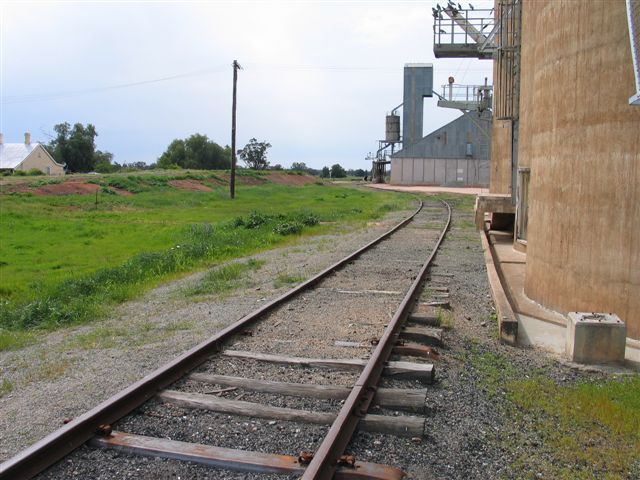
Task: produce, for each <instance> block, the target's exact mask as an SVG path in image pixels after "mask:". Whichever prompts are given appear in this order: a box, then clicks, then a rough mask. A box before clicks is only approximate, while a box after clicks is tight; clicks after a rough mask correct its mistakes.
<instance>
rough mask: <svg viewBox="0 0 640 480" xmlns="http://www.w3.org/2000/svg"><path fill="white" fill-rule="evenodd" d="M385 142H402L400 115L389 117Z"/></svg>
mask: <svg viewBox="0 0 640 480" xmlns="http://www.w3.org/2000/svg"><path fill="white" fill-rule="evenodd" d="M385 132H386V135H385V140H386V141H387V142H389V143H397V142H399V141H400V115H387V122H386V129H385Z"/></svg>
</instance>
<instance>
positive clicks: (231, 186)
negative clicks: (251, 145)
mask: <svg viewBox="0 0 640 480" xmlns="http://www.w3.org/2000/svg"><path fill="white" fill-rule="evenodd" d="M241 69H242V67H241V66H240V64H239V63H238V61H237V60H234V61H233V103H232V106H231V177H230V178H229V193H230V194H231V198H235V197H236V91H237V84H238V70H241Z"/></svg>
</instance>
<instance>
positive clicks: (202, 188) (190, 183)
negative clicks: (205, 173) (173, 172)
mask: <svg viewBox="0 0 640 480" xmlns="http://www.w3.org/2000/svg"><path fill="white" fill-rule="evenodd" d="M169 185H171V186H172V187H175V188H181V189H183V190H196V191H199V192H210V191H211V190H212V188H211V187H207V186H206V185H203V184H202V183H200V182H199V181H197V180H171V181H170V182H169Z"/></svg>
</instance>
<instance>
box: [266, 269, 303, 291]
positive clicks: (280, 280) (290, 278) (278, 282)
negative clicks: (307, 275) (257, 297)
mask: <svg viewBox="0 0 640 480" xmlns="http://www.w3.org/2000/svg"><path fill="white" fill-rule="evenodd" d="M302 281H304V277H303V276H301V275H290V274H287V273H281V274H279V275H278V276H277V277H276V279H275V280H274V282H273V287H274V288H280V287H284V286H285V285H293V284H294V283H300V282H302Z"/></svg>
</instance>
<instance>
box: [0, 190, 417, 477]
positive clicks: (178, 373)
mask: <svg viewBox="0 0 640 480" xmlns="http://www.w3.org/2000/svg"><path fill="white" fill-rule="evenodd" d="M422 205H423V203H422V201H420V204H419V206H418V208H417V209H416V210H415V211H414V212H413V213H412V214H411V215H410V216H408V217H407V218H405V219H404V220H403V221H402V222H400V223H398V224H397V225H396V226H395V227H393V228H392V229H390V230H388V231H387V232H385V233H383V234H382V235H380V236H379V237H377V238H376V239H374V240H372V241H371V242H369V243H368V244H366V245H365V246H363V247H361V248H360V249H358V250H356V251H355V252H353V253H351V254H350V255H348V256H347V257H345V258H343V259H342V260H340V261H338V262H336V263H334V264H333V265H331V266H330V267H328V268H326V269H324V270H323V271H321V272H320V273H318V274H317V275H315V276H313V277H312V278H310V279H309V280H307V281H306V282H304V283H301V284H300V285H298V286H297V287H295V288H293V289H291V290H289V291H288V292H286V293H284V294H283V295H281V296H280V297H278V298H276V299H274V300H272V301H270V302H268V303H266V304H265V305H263V306H262V307H260V308H258V309H257V310H254V311H253V312H251V313H249V314H247V315H245V316H244V317H242V318H240V319H239V320H237V321H236V322H235V323H233V324H231V325H229V326H228V327H226V328H224V329H223V330H221V331H220V332H218V333H217V334H216V335H214V336H212V337H210V338H209V339H207V340H205V341H204V342H202V343H200V344H198V345H196V346H195V347H193V348H192V349H190V350H188V351H187V352H185V353H183V354H182V355H180V356H179V357H177V358H176V359H174V360H172V361H171V362H169V363H167V364H165V365H163V366H162V367H160V368H158V369H157V370H155V371H153V372H151V373H150V374H148V375H147V376H145V377H144V378H142V379H141V380H139V381H137V382H136V383H134V384H133V385H131V386H129V387H127V388H125V389H124V390H121V391H120V392H118V393H117V394H115V395H114V396H112V397H111V398H109V399H107V400H105V401H104V402H102V403H101V404H100V405H98V406H97V407H94V408H93V409H91V410H89V411H88V412H86V413H84V414H82V415H81V416H80V417H78V418H76V419H74V420H72V421H71V422H69V423H68V424H66V425H65V426H63V427H61V428H59V429H58V430H56V431H54V432H52V433H51V434H49V435H47V436H46V437H45V438H43V439H41V440H40V441H38V442H36V443H35V444H33V445H32V446H31V447H29V448H27V449H25V450H23V451H22V452H20V453H18V454H17V455H16V456H14V457H12V458H10V459H9V460H7V461H5V462H4V463H2V464H0V480H20V479H28V478H31V477H33V476H35V475H37V474H38V473H40V472H42V471H43V470H45V469H46V468H48V467H50V466H51V465H53V464H54V463H56V462H57V461H58V460H60V459H62V458H63V457H64V456H66V455H67V454H69V453H70V452H71V451H73V450H75V449H76V448H78V447H79V446H81V445H82V444H83V443H85V442H86V441H87V440H89V439H90V438H92V437H93V436H94V435H95V433H96V431H97V430H98V429H99V427H100V425H102V424H111V423H114V422H115V421H117V420H119V419H120V418H122V417H124V416H125V415H127V414H128V413H130V412H131V411H133V410H134V409H135V408H137V407H139V406H140V405H142V404H143V403H144V402H146V401H147V400H149V399H150V398H151V397H153V396H154V395H155V394H156V393H157V392H158V391H160V390H162V389H163V388H165V387H167V386H168V385H170V384H171V383H173V382H175V381H176V380H178V379H180V378H181V377H182V376H184V375H185V374H186V373H188V372H189V371H191V370H193V369H194V368H196V367H197V366H199V365H200V364H201V363H203V362H204V361H206V360H207V358H209V356H210V355H212V354H214V353H216V352H218V351H219V350H220V346H221V345H222V344H223V343H224V342H225V341H226V340H228V339H229V338H230V337H231V336H232V335H234V334H236V333H238V332H239V331H241V330H242V329H244V328H246V327H247V326H248V325H250V324H251V323H253V322H254V321H255V320H257V319H258V318H259V317H261V316H262V315H264V314H265V313H267V312H269V311H271V310H273V309H274V308H276V307H277V306H279V305H281V304H282V303H284V302H285V301H287V300H289V299H290V298H292V297H294V296H295V295H297V294H298V293H300V292H302V291H304V290H306V289H308V288H310V287H312V286H314V285H315V284H316V283H318V282H319V281H320V280H322V279H323V278H325V277H327V276H328V275H330V274H331V273H333V272H334V271H335V270H338V269H339V268H341V267H343V266H344V265H346V264H347V263H349V262H350V261H351V260H353V259H355V258H356V257H358V256H359V255H360V254H362V253H363V252H365V251H366V250H368V249H370V248H372V247H373V246H375V245H376V244H378V243H380V242H381V241H382V240H384V239H386V238H387V237H389V236H390V235H392V234H393V233H395V232H396V231H397V230H399V229H400V228H402V227H404V226H405V225H406V224H407V223H409V222H410V221H411V220H412V219H413V217H415V216H416V215H417V214H418V212H419V211H420V210H421V209H422ZM378 350H379V348H377V349H376V352H377V351H378ZM374 355H375V352H374ZM349 398H350V397H349ZM341 413H342V412H341ZM338 419H340V417H338ZM332 429H333V428H332ZM318 478H320V477H318Z"/></svg>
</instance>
